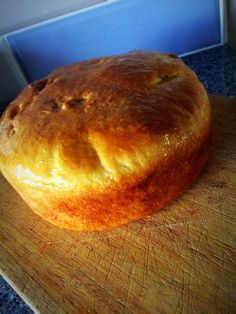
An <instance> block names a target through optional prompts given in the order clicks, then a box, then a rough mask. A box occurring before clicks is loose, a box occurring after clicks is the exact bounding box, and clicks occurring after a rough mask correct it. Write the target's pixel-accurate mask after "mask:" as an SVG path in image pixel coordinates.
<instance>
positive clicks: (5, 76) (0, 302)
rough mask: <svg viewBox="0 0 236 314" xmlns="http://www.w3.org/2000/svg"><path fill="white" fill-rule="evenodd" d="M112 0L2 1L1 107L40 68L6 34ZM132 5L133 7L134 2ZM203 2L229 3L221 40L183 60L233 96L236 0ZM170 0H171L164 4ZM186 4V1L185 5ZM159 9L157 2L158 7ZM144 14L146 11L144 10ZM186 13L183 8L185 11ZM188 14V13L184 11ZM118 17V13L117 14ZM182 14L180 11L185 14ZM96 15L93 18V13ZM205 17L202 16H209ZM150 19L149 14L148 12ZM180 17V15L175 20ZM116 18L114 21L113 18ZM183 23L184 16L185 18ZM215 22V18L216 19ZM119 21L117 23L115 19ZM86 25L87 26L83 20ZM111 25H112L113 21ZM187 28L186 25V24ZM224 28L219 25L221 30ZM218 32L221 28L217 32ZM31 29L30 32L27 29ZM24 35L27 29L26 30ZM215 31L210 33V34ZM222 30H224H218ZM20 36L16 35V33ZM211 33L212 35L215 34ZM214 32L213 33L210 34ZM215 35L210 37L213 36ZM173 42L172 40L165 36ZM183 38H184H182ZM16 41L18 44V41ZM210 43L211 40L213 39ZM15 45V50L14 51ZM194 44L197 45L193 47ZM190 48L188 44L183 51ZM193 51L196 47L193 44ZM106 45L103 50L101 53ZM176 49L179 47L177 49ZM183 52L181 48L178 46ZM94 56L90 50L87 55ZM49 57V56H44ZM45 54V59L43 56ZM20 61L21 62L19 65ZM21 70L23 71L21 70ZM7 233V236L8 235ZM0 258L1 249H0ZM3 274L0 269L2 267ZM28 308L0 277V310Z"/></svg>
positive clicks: (211, 86) (214, 88)
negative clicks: (31, 64)
mask: <svg viewBox="0 0 236 314" xmlns="http://www.w3.org/2000/svg"><path fill="white" fill-rule="evenodd" d="M114 2H126V3H127V2H128V1H101V0H79V1H78V0H67V1H63V0H52V1H47V0H40V1H39V0H38V1H36V0H21V1H18V0H8V1H0V36H1V37H0V109H1V111H2V110H3V108H4V107H5V106H6V105H7V103H8V102H9V101H10V100H11V99H12V98H14V97H15V96H16V94H17V93H18V92H19V90H20V89H21V88H22V87H23V86H24V85H25V84H26V80H25V78H27V79H28V80H29V81H30V80H33V79H35V78H37V75H39V76H40V73H36V74H35V76H34V73H33V72H32V68H30V67H29V68H27V66H25V64H24V62H25V60H23V59H20V58H21V56H22V54H20V55H18V56H17V51H18V49H22V53H23V52H24V51H23V50H24V47H25V46H24V47H23V46H21V45H22V42H23V45H24V41H23V37H24V35H23V37H21V34H19V35H17V34H16V36H15V37H14V34H13V36H12V37H11V36H9V41H8V43H10V44H12V47H13V48H12V49H13V53H12V52H11V51H10V52H9V47H8V45H7V44H6V38H8V37H5V36H6V34H9V33H11V32H14V31H16V30H19V29H22V28H24V27H29V26H31V25H34V24H36V23H39V22H43V21H47V20H49V19H52V18H56V17H58V16H61V15H64V14H68V13H71V12H75V11H77V10H82V9H85V8H87V7H90V6H93V5H98V4H101V3H109V4H111V5H112V4H114ZM131 2H133V5H134V6H135V1H131ZM136 2H137V5H140V3H141V1H138V0H137V1H136ZM152 2H153V7H155V9H156V10H157V8H156V3H157V2H158V3H159V5H160V6H161V5H162V4H163V3H164V2H165V3H166V4H165V5H166V6H170V3H171V1H164V2H163V1H154V0H153V1H150V0H149V1H144V0H143V8H144V9H145V3H146V6H147V7H148V6H149V5H152ZM178 2H180V3H181V5H182V9H183V10H182V12H185V10H184V7H183V5H184V4H185V5H186V6H188V8H190V7H191V5H190V7H189V3H194V2H196V1H188V0H186V1H185V0H181V1H179V0H178V1H176V3H178ZM198 2H199V3H201V4H202V7H203V12H202V13H203V14H202V16H203V17H204V9H206V10H207V7H208V6H209V7H214V8H215V7H216V6H217V5H218V3H220V5H221V6H222V4H224V6H225V7H226V8H227V14H226V15H225V18H224V26H225V28H224V40H223V41H219V42H218V44H217V45H216V46H218V47H215V48H212V49H209V50H206V51H203V52H199V53H196V54H193V55H189V56H186V57H184V61H185V62H186V63H187V64H188V65H189V66H190V67H192V69H193V70H194V71H195V72H196V73H197V74H198V75H199V77H200V79H201V80H202V82H203V83H204V85H205V86H206V88H207V90H208V92H209V93H211V94H219V95H225V96H230V97H235V96H236V50H235V48H234V47H236V0H229V1H214V0H206V1H205V0H200V1H198ZM168 3H169V4H168ZM187 3H188V5H187ZM160 9H161V7H160ZM106 10H107V11H108V12H109V6H106ZM143 14H144V16H145V10H144V11H143ZM183 14H184V13H183ZM188 14H189V12H188ZM191 14H192V20H194V19H195V20H196V19H197V18H199V20H200V19H201V16H199V17H196V15H194V14H196V12H194V11H192V13H191ZM156 16H157V18H158V10H157V11H156ZM173 16H175V11H173ZM121 17H122V15H121ZM183 17H184V16H183ZM216 17H217V14H212V21H213V22H214V21H215V22H216V20H214V19H215V18H216ZM94 18H97V17H96V15H94ZM208 19H209V17H206V20H208ZM150 20H151V17H150ZM176 20H178V19H176ZM114 22H115V21H114ZM186 22H187V20H186ZM217 23H218V24H219V21H217ZM118 24H119V23H118ZM87 27H88V28H89V27H90V25H87ZM111 27H112V25H111ZM146 27H147V28H149V29H150V30H149V32H150V31H151V28H152V27H153V26H152V24H150V21H149V20H147V21H146ZM186 27H189V26H188V25H186ZM46 29H47V28H46ZM221 31H222V30H221ZM206 32H207V30H206V29H202V33H203V34H204V33H206ZM218 33H219V34H220V30H219V32H218ZM29 34H30V31H29ZM26 35H27V32H26ZM211 35H212V36H213V35H214V32H212V33H211V34H209V36H211ZM221 35H222V33H221ZM17 36H18V37H17ZM174 36H176V32H175V31H173V37H174ZM213 37H214V36H213ZM213 37H212V38H213ZM215 37H216V38H215V39H216V41H217V34H216V33H215ZM213 39H214V38H213ZM169 40H170V41H171V39H169ZM186 40H187V39H186ZM193 41H194V39H193V38H189V42H191V43H192V42H193ZM197 41H198V44H199V45H201V44H202V43H201V38H196V42H197ZM18 44H19V46H17V45H18ZM213 45H214V43H213ZM206 46H211V43H206ZM14 49H15V50H14ZM196 49H198V48H196ZM187 50H188V48H186V52H189V51H187ZM192 50H195V49H192ZM103 52H104V50H101V53H103ZM177 53H178V51H177ZM181 54H184V51H181ZM91 57H92V55H91ZM46 59H47V58H46ZM46 59H45V60H46ZM19 64H20V65H21V67H19ZM22 69H23V73H22V71H21V70H22ZM9 236H11V235H10V234H9ZM0 260H1V252H0ZM0 273H1V269H0ZM30 312H31V310H30V309H29V308H28V307H27V306H26V305H25V304H24V302H23V301H22V300H21V299H20V298H19V296H18V295H17V294H16V293H15V292H14V291H13V290H12V288H11V287H10V286H9V285H8V284H7V283H6V281H5V280H4V279H3V278H2V277H0V313H30Z"/></svg>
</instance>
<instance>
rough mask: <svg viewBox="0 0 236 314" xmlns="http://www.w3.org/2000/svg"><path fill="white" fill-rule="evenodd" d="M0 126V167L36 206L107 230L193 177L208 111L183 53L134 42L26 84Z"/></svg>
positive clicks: (204, 149) (66, 220)
mask: <svg viewBox="0 0 236 314" xmlns="http://www.w3.org/2000/svg"><path fill="white" fill-rule="evenodd" d="M0 134H1V138H0V169H1V171H2V173H3V175H4V176H5V177H6V178H7V179H8V181H9V182H10V183H11V184H12V185H13V187H15V189H16V190H17V191H18V192H19V193H20V194H21V196H22V197H23V198H24V199H25V200H26V202H27V203H28V204H29V205H30V206H31V207H32V208H33V209H34V210H35V211H36V212H37V213H38V214H40V215H41V216H42V217H43V218H45V219H47V220H49V221H51V222H52V223H54V224H57V225H59V226H62V227H66V228H70V229H79V230H98V229H108V228H112V227H115V226H119V225H121V224H124V223H127V222H130V221H132V220H135V219H139V218H142V217H144V216H146V215H147V214H150V213H152V212H154V211H156V210H159V209H160V208H162V207H163V206H164V205H165V204H166V203H168V202H170V201H171V200H173V199H174V198H176V197H177V196H178V195H179V194H180V193H181V192H182V191H184V190H185V189H186V188H187V187H188V186H189V185H190V184H191V183H192V181H193V180H194V178H195V177H196V175H197V174H198V173H199V171H200V169H201V168H202V166H203V164H204V163H205V161H206V159H207V157H208V154H209V148H210V138H211V135H210V134H211V110H210V106H209V101H208V97H207V94H206V92H205V89H204V87H203V86H202V84H201V83H200V82H199V81H198V79H197V77H196V75H195V74H194V73H193V72H192V71H191V70H190V69H189V68H188V67H187V66H186V65H185V64H184V63H183V62H182V61H181V59H179V58H178V57H176V56H173V55H168V54H158V53H154V52H142V51H137V52H131V53H128V54H124V55H119V56H113V57H108V58H101V59H94V60H91V61H86V62H80V63H77V64H73V65H70V66H67V67H63V68H60V69H58V70H57V71H55V72H53V73H52V74H50V75H49V76H48V77H47V78H45V79H43V80H40V81H37V82H35V83H33V84H31V85H29V86H28V87H27V88H26V89H25V90H23V91H22V92H21V93H20V95H19V96H18V97H17V99H16V100H15V101H14V102H12V103H11V104H10V105H9V107H8V108H7V109H6V110H5V112H4V114H3V116H2V118H1V120H0Z"/></svg>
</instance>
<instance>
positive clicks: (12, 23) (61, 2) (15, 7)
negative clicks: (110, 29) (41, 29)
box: [0, 0, 106, 35]
mask: <svg viewBox="0 0 236 314" xmlns="http://www.w3.org/2000/svg"><path fill="white" fill-rule="evenodd" d="M105 1H106V0H0V35H3V34H5V33H8V32H11V31H14V30H16V29H19V28H22V27H24V26H28V25H32V24H35V23H38V22H41V21H44V20H47V19H50V18H52V17H56V16H59V15H62V14H65V13H69V12H71V11H75V10H78V9H82V8H84V7H87V6H91V5H94V4H97V3H100V2H105Z"/></svg>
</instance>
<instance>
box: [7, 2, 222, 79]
mask: <svg viewBox="0 0 236 314" xmlns="http://www.w3.org/2000/svg"><path fill="white" fill-rule="evenodd" d="M7 39H8V42H9V44H10V46H11V47H12V49H13V51H14V54H15V55H16V58H17V59H18V61H19V64H20V65H21V67H22V69H23V72H24V74H25V75H26V77H27V79H28V80H29V81H33V80H35V79H38V78H40V77H42V76H44V75H46V74H48V73H49V72H50V71H52V70H53V69H55V68H57V67H59V66H62V65H65V64H68V63H73V62H76V61H78V60H85V59H90V58H94V57H99V56H105V55H112V54H117V53H122V52H127V51H130V50H133V49H149V50H157V51H168V52H172V53H176V54H183V53H186V52H189V51H193V50H196V49H200V48H204V47H207V46H210V45H214V44H219V43H220V13H219V1H217V0H199V1H196V0H174V1H173V0H146V1H144V0H129V1H127V0H126V1H125V0H123V1H117V2H112V3H109V4H106V5H102V6H97V7H94V8H91V9H90V10H85V11H81V12H78V13H76V14H72V15H71V16H66V17H64V18H62V19H59V20H54V21H51V22H49V23H46V24H42V25H39V26H36V27H33V28H30V29H26V30H23V31H21V32H16V33H13V34H11V35H9V36H8V37H7Z"/></svg>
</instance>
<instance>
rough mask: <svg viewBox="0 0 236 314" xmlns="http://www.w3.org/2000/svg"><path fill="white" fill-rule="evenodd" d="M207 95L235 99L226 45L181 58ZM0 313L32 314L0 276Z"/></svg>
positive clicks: (235, 62)
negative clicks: (203, 87)
mask: <svg viewBox="0 0 236 314" xmlns="http://www.w3.org/2000/svg"><path fill="white" fill-rule="evenodd" d="M183 60H184V61H185V63H186V64H188V65H189V66H190V67H191V68H192V69H193V70H194V71H195V73H196V74H197V75H198V77H199V78H200V80H201V81H202V82H203V84H204V85H205V87H206V89H207V91H208V93H209V94H215V95H223V96H228V97H236V49H235V48H233V47H231V46H229V45H228V44H226V45H224V46H221V47H217V48H213V49H210V50H207V51H203V52H200V53H197V54H193V55H190V56H186V57H183ZM0 313H1V314H8V313H11V314H14V313H18V314H22V313H33V312H32V311H31V310H30V308H29V307H28V306H27V305H25V303H24V302H23V301H22V300H21V299H20V297H19V296H18V295H17V294H16V293H15V292H14V291H13V290H12V289H11V287H10V286H9V285H8V284H7V283H6V282H5V280H4V279H3V278H2V277H1V276H0Z"/></svg>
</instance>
